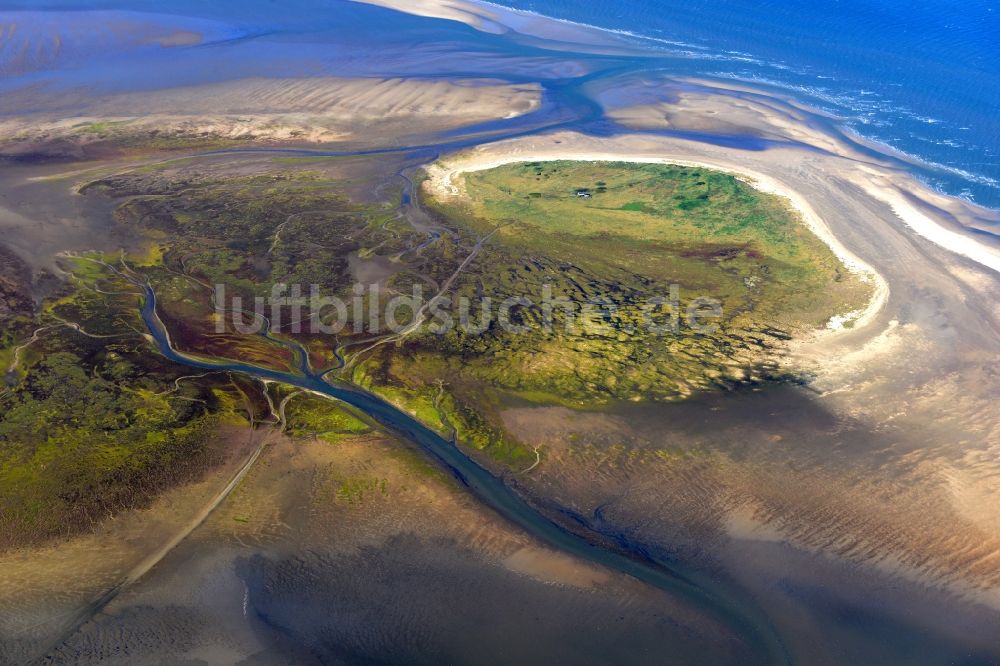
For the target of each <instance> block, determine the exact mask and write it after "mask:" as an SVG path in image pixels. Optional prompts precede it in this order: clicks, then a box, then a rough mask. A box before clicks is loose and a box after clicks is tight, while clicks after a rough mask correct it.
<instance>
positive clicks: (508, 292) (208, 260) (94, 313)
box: [0, 157, 869, 547]
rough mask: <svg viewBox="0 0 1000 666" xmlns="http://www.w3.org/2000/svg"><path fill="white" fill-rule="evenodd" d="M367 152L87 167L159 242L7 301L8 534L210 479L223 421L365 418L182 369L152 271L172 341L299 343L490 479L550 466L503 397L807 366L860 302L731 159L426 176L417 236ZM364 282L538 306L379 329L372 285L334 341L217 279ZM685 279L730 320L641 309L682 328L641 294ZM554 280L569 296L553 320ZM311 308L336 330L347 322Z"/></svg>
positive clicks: (92, 192) (691, 383)
mask: <svg viewBox="0 0 1000 666" xmlns="http://www.w3.org/2000/svg"><path fill="white" fill-rule="evenodd" d="M227 160H228V161H227ZM362 161H363V160H362V159H359V158H351V159H315V158H305V159H289V158H281V159H273V160H267V159H265V160H260V159H258V160H255V161H253V162H252V163H243V162H240V161H238V160H237V159H236V158H232V157H230V158H227V159H222V158H215V159H213V160H210V161H199V160H197V159H192V160H173V161H169V162H164V163H161V164H159V165H155V166H148V167H143V168H133V169H131V170H128V171H122V172H120V173H115V174H113V175H106V174H105V175H102V176H101V177H99V178H95V179H93V180H90V181H88V182H85V183H80V184H78V185H79V189H78V191H79V196H83V197H103V198H106V199H107V200H109V201H110V202H112V203H113V205H114V218H115V223H116V224H118V225H120V227H121V228H122V231H123V233H127V234H128V235H132V236H137V237H139V238H143V239H145V241H146V245H147V247H148V251H147V252H145V253H144V254H143V255H142V256H135V255H129V256H119V255H107V254H99V253H93V254H88V255H81V256H73V257H65V258H64V259H63V268H64V269H65V270H67V271H68V272H70V273H71V275H72V278H71V279H69V280H67V281H66V282H65V283H64V284H63V285H62V286H61V287H60V289H59V290H58V291H57V293H55V294H54V295H52V296H51V297H50V298H48V299H47V300H46V301H45V302H44V303H43V304H42V305H41V307H40V308H38V309H36V310H35V311H33V312H32V311H29V310H27V309H26V308H25V307H22V306H23V305H24V303H23V299H21V300H16V299H14V300H13V301H12V302H15V303H16V304H17V305H18V307H15V308H7V309H5V310H3V311H0V316H2V317H4V321H3V322H2V323H3V329H4V330H5V331H7V332H13V333H11V334H5V335H4V337H3V344H4V345H5V347H4V349H3V350H2V352H0V361H3V362H4V365H5V366H6V367H10V368H11V371H10V372H9V373H8V377H7V379H8V381H7V386H6V388H5V389H4V390H3V393H2V394H0V409H2V411H3V413H4V417H3V418H2V419H0V495H2V500H0V504H2V506H3V507H4V511H3V514H2V517H0V547H10V546H15V545H21V544H25V543H32V542H37V541H40V540H44V539H48V538H52V537H54V536H59V535H65V534H69V533H72V532H74V531H78V530H80V529H86V528H88V527H89V526H91V525H94V524H96V523H97V521H100V520H101V519H103V518H105V517H107V516H109V515H113V514H115V513H117V512H119V511H123V510H126V509H129V508H132V507H136V506H142V505H143V504H145V503H148V502H149V501H150V499H151V498H152V497H153V496H155V494H156V493H157V492H160V491H161V490H162V489H163V488H165V487H168V486H169V485H171V484H176V483H178V482H182V481H184V480H185V479H190V478H194V477H195V476H197V475H198V474H201V473H204V471H205V470H206V469H209V468H211V467H212V465H213V464H215V462H216V461H218V459H219V456H220V455H221V454H220V451H219V444H218V442H217V441H216V440H217V439H218V438H217V437H216V436H215V434H216V433H217V432H218V431H219V428H220V427H222V426H224V425H226V424H229V423H246V422H247V421H252V422H255V423H262V422H263V423H267V422H274V421H278V420H283V424H284V427H285V429H286V432H287V433H289V434H290V435H292V436H295V437H320V438H322V439H323V440H325V441H327V442H329V443H330V444H331V445H336V443H337V442H338V441H341V439H342V438H344V437H353V436H357V435H358V434H361V433H364V432H367V431H368V430H369V429H370V428H371V427H372V426H371V423H370V422H369V421H368V420H367V419H366V418H365V417H364V415H361V414H357V413H353V412H351V411H350V410H349V409H348V408H346V407H343V406H338V405H336V404H334V403H332V402H328V401H323V400H320V399H319V398H316V397H312V396H306V395H302V394H299V395H294V394H293V392H292V391H290V390H288V389H286V388H283V387H280V386H273V385H272V386H268V387H265V386H263V385H261V384H259V383H255V382H253V381H250V380H248V379H246V378H243V377H240V376H238V375H232V374H229V373H222V372H219V373H204V372H192V371H190V370H189V369H188V368H184V367H180V366H178V365H176V364H173V363H171V362H168V361H166V360H165V359H163V358H162V357H160V356H159V355H158V354H157V353H156V352H155V350H154V348H153V347H152V345H151V344H150V342H149V341H148V340H147V339H146V338H145V337H144V336H143V332H144V327H143V323H142V320H141V318H140V316H139V306H140V302H141V293H140V292H139V290H138V289H137V288H136V286H135V284H134V282H135V280H136V279H137V278H138V279H140V280H141V281H147V280H148V282H149V283H150V284H151V285H152V287H153V288H154V290H155V291H156V293H157V297H158V305H159V308H160V314H161V317H162V318H163V320H164V322H165V323H166V325H167V326H168V327H169V329H170V331H171V336H172V339H173V341H174V344H175V345H176V346H177V347H178V348H180V349H184V350H187V351H189V352H192V353H195V354H199V355H202V356H205V357H211V358H219V359H225V358H230V359H239V360H242V361H246V362H252V363H255V364H258V365H261V366H268V367H274V368H279V369H284V370H287V369H291V368H293V367H295V364H296V363H297V360H296V359H295V358H294V356H295V355H294V353H293V352H292V351H291V350H290V347H289V346H288V345H287V344H283V342H285V341H287V340H289V339H292V338H294V339H295V340H296V341H297V342H299V343H301V344H302V345H303V346H304V347H305V348H306V349H307V350H308V355H309V363H310V365H311V367H312V368H314V369H329V370H330V372H329V375H328V378H329V380H330V381H336V382H349V383H353V384H355V385H358V386H362V387H364V388H366V389H368V390H370V391H373V392H375V393H378V394H380V395H382V396H383V397H385V398H387V399H388V400H390V401H391V402H393V403H395V404H397V405H398V406H400V407H402V408H404V409H406V410H408V411H410V412H411V413H413V414H415V415H417V416H418V417H419V418H420V419H421V420H422V421H423V422H425V423H426V424H428V425H429V426H431V427H433V428H435V429H437V430H438V431H440V432H441V433H442V434H445V435H450V434H453V435H454V436H455V438H456V440H457V441H458V442H459V444H460V445H461V446H463V447H466V448H467V449H468V450H469V451H470V453H472V454H473V455H475V456H477V457H478V459H479V460H481V461H482V462H483V463H484V464H486V465H489V466H492V467H494V468H495V469H497V470H502V469H504V468H510V469H517V470H520V469H524V468H525V467H527V466H528V465H529V464H530V463H532V462H534V461H535V455H534V453H533V452H532V450H530V449H527V448H526V447H524V446H523V445H522V444H521V443H519V442H518V441H516V439H514V438H513V437H511V436H510V434H509V433H507V432H505V431H504V429H503V427H502V425H501V421H500V418H499V412H500V410H501V409H503V407H504V406H505V405H507V404H510V403H511V402H512V401H518V402H519V403H521V404H523V403H524V402H525V401H527V402H529V403H536V404H563V405H567V406H570V407H574V408H580V409H600V408H602V407H604V406H607V405H609V404H613V403H614V402H616V401H625V400H631V401H641V400H648V401H670V400H680V399H684V398H686V397H688V396H691V395H693V394H695V393H697V392H701V391H712V390H725V389H729V388H733V387H735V386H739V385H745V384H761V385H763V384H766V383H768V382H772V381H789V380H792V381H797V380H800V379H801V378H799V377H795V376H791V375H789V374H788V371H787V370H785V369H783V368H782V366H781V364H780V363H779V361H780V357H781V354H782V350H783V348H784V347H785V346H786V344H787V341H788V340H789V339H791V338H793V337H795V336H797V335H801V334H804V333H806V332H808V331H810V330H813V329H816V328H818V327H822V326H823V325H824V324H825V322H826V321H827V320H828V319H829V318H830V317H831V316H832V315H834V314H837V313H842V312H847V311H850V310H854V309H856V308H857V307H859V305H860V304H862V303H863V302H864V301H865V299H866V298H867V297H868V295H869V294H868V287H867V286H866V285H864V284H863V283H862V282H861V281H860V280H859V279H858V278H857V277H856V276H855V275H853V274H852V273H850V272H848V271H847V270H846V269H845V268H844V267H843V266H842V265H841V264H840V262H839V261H838V260H837V258H836V257H835V256H834V255H833V254H832V253H831V251H830V250H829V249H828V248H827V247H826V246H825V245H824V244H823V243H822V242H821V241H820V240H819V239H818V238H816V237H815V236H814V235H813V234H812V233H811V232H810V231H809V230H808V229H807V228H806V227H805V226H804V225H803V224H802V223H801V222H800V221H799V220H797V218H796V216H795V214H794V213H793V212H792V211H790V210H789V208H788V207H787V205H786V204H785V202H784V201H783V200H781V199H780V198H777V197H774V196H770V195H766V194H762V193H760V192H757V191H755V190H754V189H752V188H751V187H749V186H748V185H746V184H745V183H743V182H741V181H739V180H738V179H736V178H734V177H733V176H730V175H726V174H722V173H717V172H713V171H708V170H703V169H695V168H687V167H679V166H669V165H654V164H632V163H612V162H573V161H555V162H533V163H515V164H509V165H506V166H502V167H498V168H494V169H490V170H486V171H479V172H473V173H469V174H466V175H465V176H464V177H463V178H464V191H465V193H466V194H467V196H464V197H457V198H454V197H449V198H448V199H447V200H438V199H435V198H434V197H432V196H429V195H427V194H426V193H415V194H420V196H418V197H417V198H418V199H419V205H420V206H421V207H422V210H423V212H424V213H426V214H428V215H429V217H430V219H431V220H432V221H433V225H432V228H431V229H427V228H418V227H417V226H415V225H413V224H411V223H410V222H409V221H408V219H407V216H406V214H405V211H402V210H400V207H399V204H398V201H399V198H398V196H399V191H398V189H397V190H396V191H395V192H393V191H392V190H391V188H389V187H382V188H381V190H380V191H382V192H384V193H385V195H384V196H385V200H376V201H372V200H370V199H366V198H365V195H364V194H362V193H370V192H371V191H372V190H373V188H374V184H375V183H374V180H366V179H373V178H374V176H365V175H364V174H365V173H370V172H371V171H370V170H369V171H366V170H365V169H361V168H358V165H359V163H361V162H362ZM359 174H361V175H359ZM393 182H398V180H397V181H393ZM16 278H17V272H16V271H12V272H11V274H10V275H8V276H6V278H5V280H6V281H5V282H4V286H5V292H4V294H5V295H8V292H9V293H10V294H14V295H17V294H18V293H20V292H19V291H18V289H17V284H16V282H17V280H16ZM358 281H362V282H370V281H377V282H379V283H380V284H381V286H382V293H383V295H384V296H391V295H393V294H411V293H412V291H413V287H414V285H421V288H422V289H423V290H424V294H425V295H426V296H427V297H428V298H429V297H431V296H434V295H441V296H442V297H443V296H449V297H451V298H452V299H453V302H454V301H457V299H458V298H459V297H465V298H467V299H469V301H470V302H471V303H472V304H474V307H473V310H472V312H471V321H472V322H473V323H475V322H476V321H478V320H479V319H480V313H479V312H478V305H477V304H478V303H480V302H482V300H483V299H484V298H489V299H490V300H491V301H492V302H493V303H494V304H498V303H501V302H503V301H504V300H505V299H508V298H510V297H524V298H526V299H527V300H530V301H531V302H532V304H531V305H528V304H526V303H524V304H517V305H515V306H513V307H511V308H510V314H509V322H510V323H511V324H514V326H513V327H507V328H513V329H516V330H505V328H504V326H501V322H499V321H498V320H497V318H496V317H493V319H492V321H491V322H490V323H489V324H488V326H485V328H484V330H482V331H478V330H467V329H465V328H463V327H460V326H454V327H452V328H450V329H449V330H447V332H444V333H441V332H440V331H435V330H433V329H434V324H435V321H433V320H432V319H431V318H430V317H428V318H427V321H426V322H423V325H421V326H417V327H413V328H412V329H411V330H408V331H407V332H405V333H403V334H397V335H388V336H384V337H380V332H379V331H376V330H373V329H372V326H371V324H372V322H371V317H370V309H371V307H372V303H371V302H368V303H367V304H366V307H365V308H364V309H363V311H362V312H360V313H358V312H355V311H354V310H353V308H352V309H349V310H348V312H347V320H346V321H345V322H343V324H344V326H343V328H342V329H341V330H340V331H339V332H338V333H337V334H336V335H333V334H321V333H315V332H314V333H309V332H308V329H305V330H304V331H303V332H300V333H296V332H295V331H294V330H293V327H291V326H285V327H284V328H282V329H280V330H271V331H270V332H269V333H268V334H267V335H261V334H255V333H245V332H240V330H238V329H237V328H236V327H234V325H233V322H232V313H231V312H223V313H222V314H220V313H218V312H216V308H215V303H214V302H213V285H216V284H224V285H226V290H227V297H232V296H240V297H241V298H242V299H243V303H244V304H246V305H245V306H244V307H250V304H252V303H253V298H254V297H256V296H267V295H270V294H271V293H272V288H273V286H274V285H275V284H279V283H284V284H295V283H299V284H303V285H313V284H315V285H318V287H319V289H320V290H321V292H322V293H323V294H325V295H338V296H340V297H341V298H343V299H344V300H345V301H349V300H350V299H351V297H352V296H353V292H352V287H353V285H354V284H355V283H356V282H358ZM670 285H678V289H677V292H676V293H677V294H678V298H679V306H680V309H681V311H682V312H683V311H684V310H685V309H686V308H687V306H689V305H690V304H691V302H692V301H693V300H694V299H696V298H698V297H708V298H712V299H716V300H717V301H718V302H719V303H720V304H721V316H720V317H718V318H717V319H715V320H714V323H715V324H717V325H716V326H714V327H713V328H712V329H711V330H696V329H694V328H692V327H690V326H688V325H686V323H685V322H684V321H683V319H682V320H681V322H680V325H679V327H678V328H677V330H676V331H670V332H668V333H664V332H663V331H662V329H660V330H657V332H652V331H650V330H649V329H648V327H647V326H646V325H645V323H646V322H648V321H649V319H650V317H651V316H652V318H653V320H654V321H656V322H658V323H661V324H662V323H664V322H669V315H670V312H669V311H668V306H666V305H661V306H659V307H658V308H656V309H655V310H654V311H652V312H650V310H649V304H650V303H651V302H656V301H654V300H653V299H656V298H664V297H667V298H668V299H669V297H670V295H671V291H670ZM546 294H548V296H549V298H552V299H559V300H558V302H559V303H561V304H562V306H561V307H559V308H557V309H556V310H555V311H554V312H553V317H552V320H551V322H550V325H548V326H546V325H544V324H545V317H546V316H547V315H546V313H545V311H543V308H542V307H541V305H540V304H541V303H542V301H543V300H544V298H545V297H546ZM12 298H13V297H12ZM8 300H10V299H8ZM585 304H590V305H591V307H589V308H585V307H584V305H585ZM452 311H453V312H456V318H457V308H455V307H453V308H452ZM311 314H312V313H310V312H308V310H306V311H305V312H303V313H301V317H302V318H308V317H309V316H310V315H311ZM358 314H361V317H360V321H359V318H358V316H357V315H358ZM397 314H398V316H399V317H400V318H401V319H403V320H406V319H407V318H409V320H410V321H412V320H413V318H414V317H416V316H418V315H426V313H424V312H413V311H406V310H405V309H404V311H402V312H398V313H397ZM570 315H572V319H573V325H572V326H570V325H567V322H566V319H567V317H569V316H570ZM220 316H221V317H222V319H223V321H224V325H223V328H224V330H222V331H221V332H220V331H219V329H218V325H219V322H218V320H219V318H220ZM318 316H319V317H320V318H321V319H322V320H323V321H324V322H326V323H328V324H332V321H331V317H334V316H337V313H336V312H333V311H322V312H320V313H318ZM282 320H283V321H284V322H286V323H288V322H291V321H292V319H291V317H290V316H289V315H286V316H284V317H283V319H282ZM244 321H245V323H247V324H249V323H252V320H251V319H250V318H249V317H247V318H245V320H244ZM29 341H30V344H27V345H26V344H25V343H27V342H29ZM341 359H342V360H341Z"/></svg>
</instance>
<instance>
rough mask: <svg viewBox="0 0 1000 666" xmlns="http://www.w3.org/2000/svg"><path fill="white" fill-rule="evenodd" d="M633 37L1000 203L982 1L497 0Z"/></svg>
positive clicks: (943, 183) (684, 66) (997, 58)
mask: <svg viewBox="0 0 1000 666" xmlns="http://www.w3.org/2000/svg"><path fill="white" fill-rule="evenodd" d="M495 4H499V5H502V6H505V7H510V8H514V9H520V10H527V11H531V12H535V13H538V14H543V15H546V16H551V17H554V18H559V19H562V20H568V21H573V22H579V23H586V24H589V25H593V26H597V27H601V28H605V29H610V30H616V31H622V32H626V33H631V34H634V35H636V36H639V37H642V38H645V41H648V42H649V46H650V47H651V48H661V49H665V50H671V51H674V52H676V53H677V54H678V56H679V57H678V58H677V60H676V67H677V70H678V72H677V73H678V74H687V75H697V76H709V77H723V78H735V79H745V80H748V81H753V82H755V83H757V84H758V85H763V86H765V87H773V88H775V89H778V90H785V91H787V92H789V93H791V94H792V95H793V96H795V97H796V98H798V99H800V100H802V101H804V102H806V103H809V104H810V105H812V106H816V107H819V108H821V109H824V110H827V111H831V112H833V113H835V114H837V115H839V116H842V117H843V118H844V119H845V121H844V124H845V125H846V126H847V127H849V128H851V129H852V130H854V131H856V132H857V133H859V134H861V135H862V136H864V137H866V138H869V139H873V140H876V141H878V142H881V143H884V144H887V145H889V146H891V147H893V148H895V149H897V150H900V151H903V152H905V153H908V154H910V155H913V156H915V157H917V158H920V159H921V160H922V161H925V162H927V163H929V164H930V165H932V167H933V168H931V169H928V170H922V176H923V177H924V178H925V179H926V180H929V181H930V184H931V185H933V186H935V187H937V188H939V189H941V190H943V191H945V192H948V193H950V194H955V195H960V196H964V197H966V198H968V199H971V200H973V201H975V202H976V203H979V204H982V205H985V206H989V207H992V208H1000V3H998V2H993V1H990V0H969V1H967V2H961V3H956V2H953V1H951V0H832V1H831V2H815V1H814V0H781V1H780V2H779V1H777V0H727V1H725V2H719V1H718V0H629V2H621V1H620V0H617V1H613V0H590V1H589V2H578V1H577V0H500V1H499V2H497V3H495Z"/></svg>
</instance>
